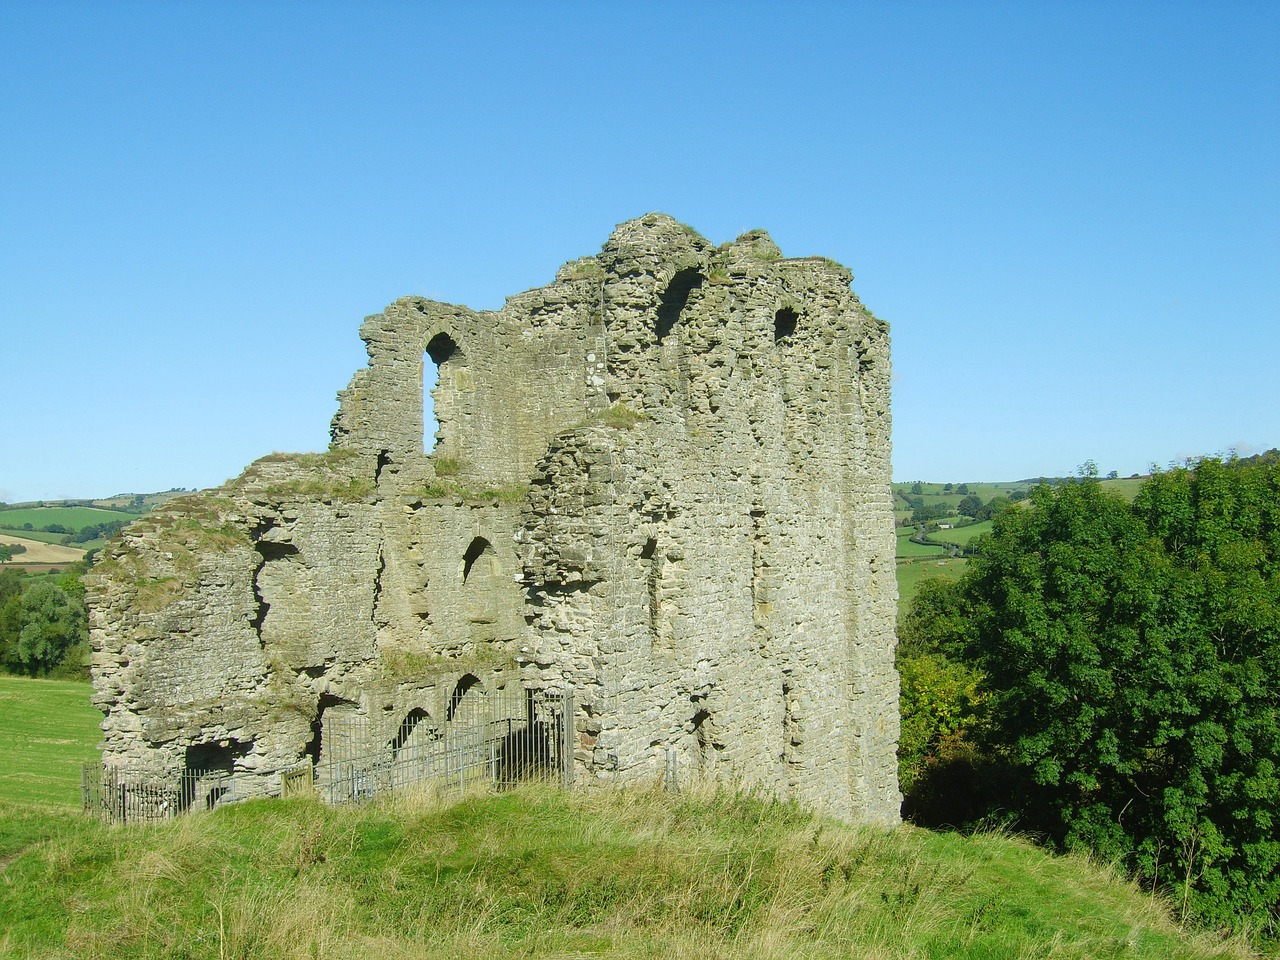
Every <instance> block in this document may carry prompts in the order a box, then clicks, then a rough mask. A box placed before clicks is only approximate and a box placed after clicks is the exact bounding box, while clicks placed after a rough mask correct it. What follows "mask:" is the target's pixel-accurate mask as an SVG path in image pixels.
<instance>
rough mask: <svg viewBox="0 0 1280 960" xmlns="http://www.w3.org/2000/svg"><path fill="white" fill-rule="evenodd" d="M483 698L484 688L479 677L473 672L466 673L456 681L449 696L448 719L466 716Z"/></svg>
mask: <svg viewBox="0 0 1280 960" xmlns="http://www.w3.org/2000/svg"><path fill="white" fill-rule="evenodd" d="M483 698H484V688H483V687H482V686H480V678H479V677H477V676H476V675H475V674H473V673H468V674H467V675H466V676H464V677H463V678H462V679H461V680H459V681H458V684H457V686H455V687H454V688H453V695H452V696H451V697H449V716H448V719H449V720H450V721H453V720H456V719H461V718H463V717H466V715H467V714H468V713H469V712H470V711H471V710H472V709H474V708H475V707H476V706H478V705H479V703H480V701H481V700H482V699H483Z"/></svg>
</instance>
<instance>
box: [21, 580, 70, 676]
mask: <svg viewBox="0 0 1280 960" xmlns="http://www.w3.org/2000/svg"><path fill="white" fill-rule="evenodd" d="M12 602H13V601H12V600H10V601H9V603H6V605H5V607H6V611H5V612H6V614H8V610H7V608H8V607H9V604H11V603H12ZM17 606H18V631H17V637H16V639H12V640H11V641H10V642H9V643H8V644H6V649H5V659H6V664H5V665H6V666H7V667H8V668H10V669H13V670H17V671H20V672H23V673H27V674H29V675H30V676H38V675H40V674H43V673H47V672H48V671H49V670H50V669H52V668H53V667H55V666H57V665H58V664H59V663H61V662H62V658H63V656H64V655H65V654H66V652H67V651H68V650H69V649H70V648H71V647H72V646H74V645H75V644H77V643H80V642H82V641H83V640H84V639H85V634H86V617H85V609H84V604H83V602H81V601H80V600H79V599H78V598H76V597H72V596H68V595H67V594H66V592H65V591H63V590H62V588H61V587H59V586H58V585H57V584H54V583H50V582H48V581H39V582H37V583H35V584H33V585H32V586H31V587H29V588H28V589H27V590H25V591H24V592H23V593H22V595H21V597H20V598H19V599H18V604H17Z"/></svg>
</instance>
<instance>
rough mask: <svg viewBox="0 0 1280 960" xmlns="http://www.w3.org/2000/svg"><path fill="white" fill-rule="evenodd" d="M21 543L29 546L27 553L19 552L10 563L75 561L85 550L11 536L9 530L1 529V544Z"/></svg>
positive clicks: (61, 562) (63, 562) (62, 562)
mask: <svg viewBox="0 0 1280 960" xmlns="http://www.w3.org/2000/svg"><path fill="white" fill-rule="evenodd" d="M13 543H16V544H20V545H21V546H24V547H26V548H27V552H26V553H19V554H17V555H16V556H15V557H14V558H13V560H12V561H10V563H8V564H0V566H11V565H14V564H27V563H59V564H65V563H75V562H76V561H77V560H79V559H81V558H82V557H83V556H84V551H83V550H80V549H77V548H76V547H64V546H62V545H61V544H57V543H42V542H41V541H39V540H28V539H26V538H25V537H18V536H11V535H10V533H9V531H8V530H0V544H4V545H6V546H8V545H9V544H13Z"/></svg>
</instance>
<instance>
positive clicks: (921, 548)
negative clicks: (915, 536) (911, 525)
mask: <svg viewBox="0 0 1280 960" xmlns="http://www.w3.org/2000/svg"><path fill="white" fill-rule="evenodd" d="M943 549H944V548H942V547H939V546H936V545H934V544H931V543H916V542H915V541H914V540H912V539H911V537H910V536H900V537H898V547H897V557H898V559H900V560H905V559H916V558H919V557H941V556H942V554H943Z"/></svg>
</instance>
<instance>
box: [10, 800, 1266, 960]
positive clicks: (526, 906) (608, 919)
mask: <svg viewBox="0 0 1280 960" xmlns="http://www.w3.org/2000/svg"><path fill="white" fill-rule="evenodd" d="M3 812H4V811H3V809H0V813H3ZM5 819H7V818H5ZM22 830H25V831H26V832H27V838H28V839H29V840H30V843H29V845H27V846H17V843H18V842H20V841H21V839H22V838H21V837H20V836H16V835H13V834H16V833H17V832H18V831H22ZM4 833H5V830H3V829H0V838H2V837H3V835H4ZM10 833H11V835H10V836H9V838H8V839H0V844H3V846H0V849H3V848H4V847H8V848H9V849H11V850H12V851H13V852H12V853H10V855H9V860H8V862H7V864H6V865H5V867H4V874H3V886H2V887H0V954H2V955H4V956H15V957H27V958H73V957H75V958H81V957H91V958H95V960H124V958H128V960H160V958H178V957H182V958H192V960H195V958H214V957H217V958H243V960H249V958H257V957H270V958H280V960H295V958H297V960H301V958H315V957H323V958H328V960H346V958H358V957H379V958H387V960H410V958H414V960H433V958H449V960H455V958H482V957H483V958H499V960H501V958H515V957H561V958H587V957H604V958H637V960H639V958H644V960H658V958H686V960H736V958H743V960H747V958H751V960H802V958H803V960H809V958H813V960H828V958H829V960H835V958H849V957H858V958H871V960H915V958H930V957H937V958H944V957H945V958H957V960H966V958H969V960H979V958H989V960H994V958H1005V957H1008V958H1033V957H1035V958H1040V957H1052V958H1056V960H1098V958H1102V960H1109V958H1114V960H1120V958H1127V960H1201V958H1210V957H1219V958H1226V957H1234V958H1241V960H1243V958H1245V957H1246V956H1247V953H1246V952H1245V950H1244V949H1243V947H1242V946H1241V945H1239V944H1233V943H1223V942H1221V941H1220V940H1216V939H1213V938H1209V937H1204V938H1197V937H1194V936H1191V935H1189V934H1187V933H1185V932H1183V931H1181V930H1179V929H1178V928H1177V927H1176V926H1175V925H1174V924H1173V923H1172V922H1171V920H1170V919H1169V915H1168V912H1167V910H1166V909H1165V908H1164V906H1163V904H1162V903H1160V902H1159V901H1154V902H1153V900H1152V898H1151V897H1150V896H1149V895H1148V894H1146V893H1145V892H1143V891H1140V890H1138V889H1137V888H1136V887H1133V886H1132V885H1129V884H1126V883H1123V882H1122V881H1120V880H1118V879H1117V877H1116V876H1115V874H1114V873H1112V872H1111V871H1108V870H1106V869H1104V868H1102V867H1099V866H1097V865H1094V864H1091V863H1089V862H1087V861H1085V860H1083V859H1080V858H1075V857H1051V856H1048V855H1047V854H1045V853H1044V852H1042V851H1040V850H1037V849H1036V848H1035V847H1033V846H1032V845H1031V844H1029V843H1027V842H1024V841H1021V840H1018V839H1016V838H1011V837H1007V836H1003V835H999V834H986V835H978V836H974V837H964V836H959V835H956V834H946V833H932V832H929V831H926V830H919V829H915V828H912V827H902V828H900V829H897V830H877V829H867V828H858V827H852V826H849V825H846V824H842V823H839V822H836V821H834V820H830V819H825V818H822V817H819V816H816V815H813V814H810V813H806V812H805V811H803V810H801V809H800V808H799V807H797V806H795V805H792V804H786V803H776V802H771V801H769V800H766V799H762V798H758V797H752V796H749V795H744V794H741V793H731V792H724V793H719V794H709V793H704V792H700V791H686V792H685V793H683V794H680V795H674V796H673V795H669V794H664V793H662V792H660V791H657V790H653V789H650V790H639V789H632V790H629V791H623V790H619V789H612V788H609V787H603V786H600V787H596V788H594V789H582V790H578V791H574V792H568V793H565V792H560V791H556V790H554V789H552V788H547V787H543V788H522V789H518V790H511V791H506V792H504V793H501V794H477V795H473V796H469V797H463V798H461V799H454V800H450V799H445V800H436V799H432V798H424V797H415V796H413V795H408V796H404V797H402V798H401V799H399V800H392V801H387V802H382V803H375V804H371V805H368V806H365V807H361V808H344V809H333V808H327V807H324V806H321V805H320V804H319V803H317V802H316V801H314V800H308V799H293V800H287V801H279V800H274V801H273V800H259V801H253V802H249V803H244V804H239V805H236V806H231V807H227V808H224V809H222V810H218V811H215V812H213V813H201V814H196V815H192V816H188V817H183V818H181V819H179V820H176V821H169V822H167V823H163V824H159V825H156V826H151V827H145V828H111V827H106V826H104V825H102V824H99V823H96V822H94V821H91V820H88V819H86V818H83V817H80V818H75V819H72V818H71V817H64V818H60V819H55V818H50V817H44V818H43V819H41V818H40V817H34V816H28V817H26V818H25V819H24V820H20V821H19V822H18V823H17V825H16V828H13V829H11V831H10Z"/></svg>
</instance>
